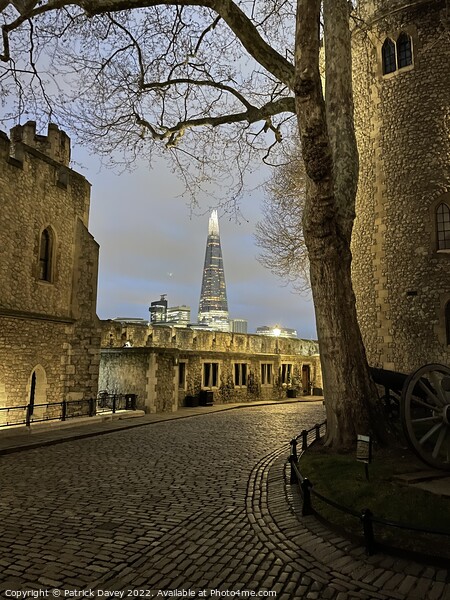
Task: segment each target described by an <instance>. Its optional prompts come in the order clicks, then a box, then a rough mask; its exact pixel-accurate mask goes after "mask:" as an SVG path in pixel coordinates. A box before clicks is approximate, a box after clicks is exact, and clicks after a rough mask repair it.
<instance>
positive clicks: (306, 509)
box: [300, 477, 314, 517]
mask: <svg viewBox="0 0 450 600" xmlns="http://www.w3.org/2000/svg"><path fill="white" fill-rule="evenodd" d="M300 487H301V488H302V495H303V507H302V515H303V516H304V517H306V516H307V515H312V514H313V512H314V511H313V507H312V504H311V488H312V483H311V482H310V481H309V479H308V478H306V477H305V479H303V481H302V482H301V484H300Z"/></svg>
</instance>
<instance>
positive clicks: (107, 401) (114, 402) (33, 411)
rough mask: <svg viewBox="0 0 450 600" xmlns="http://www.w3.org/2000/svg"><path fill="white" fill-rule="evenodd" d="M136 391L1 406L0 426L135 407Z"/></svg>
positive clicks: (84, 415) (132, 408)
mask: <svg viewBox="0 0 450 600" xmlns="http://www.w3.org/2000/svg"><path fill="white" fill-rule="evenodd" d="M136 405H137V396H136V394H108V393H107V392H101V393H100V394H99V396H98V398H89V399H86V400H63V401H62V402H48V403H45V404H34V403H33V404H26V405H23V406H7V407H3V408H0V428H3V427H13V426H17V425H26V426H27V427H29V426H30V425H32V424H33V423H42V422H44V421H67V420H68V419H74V418H77V417H94V416H95V415H97V414H104V413H111V412H112V413H116V412H117V411H119V410H136Z"/></svg>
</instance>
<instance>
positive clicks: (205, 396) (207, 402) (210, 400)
mask: <svg viewBox="0 0 450 600" xmlns="http://www.w3.org/2000/svg"><path fill="white" fill-rule="evenodd" d="M199 400H200V406H212V405H213V404H214V392H212V391H211V390H202V391H201V392H200V398H199Z"/></svg>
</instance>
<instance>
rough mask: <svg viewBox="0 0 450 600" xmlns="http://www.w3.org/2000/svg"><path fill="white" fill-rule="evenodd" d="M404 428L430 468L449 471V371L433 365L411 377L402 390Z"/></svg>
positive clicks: (418, 370) (418, 453)
mask: <svg viewBox="0 0 450 600" xmlns="http://www.w3.org/2000/svg"><path fill="white" fill-rule="evenodd" d="M401 417H402V423H403V429H404V431H405V435H406V437H407V438H408V441H409V443H410V445H411V447H412V449H413V450H414V452H415V453H416V454H417V455H418V456H419V458H421V459H422V460H423V461H424V462H425V463H427V464H428V465H430V466H432V467H435V468H437V469H444V470H450V368H449V367H446V366H445V365H438V364H431V365H425V366H423V367H420V369H417V371H414V372H413V373H411V375H409V376H408V377H407V379H406V381H405V384H404V386H403V389H402V402H401Z"/></svg>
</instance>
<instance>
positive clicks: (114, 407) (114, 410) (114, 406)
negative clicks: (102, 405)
mask: <svg viewBox="0 0 450 600" xmlns="http://www.w3.org/2000/svg"><path fill="white" fill-rule="evenodd" d="M112 411H113V414H114V413H115V412H116V394H113V399H112Z"/></svg>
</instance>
